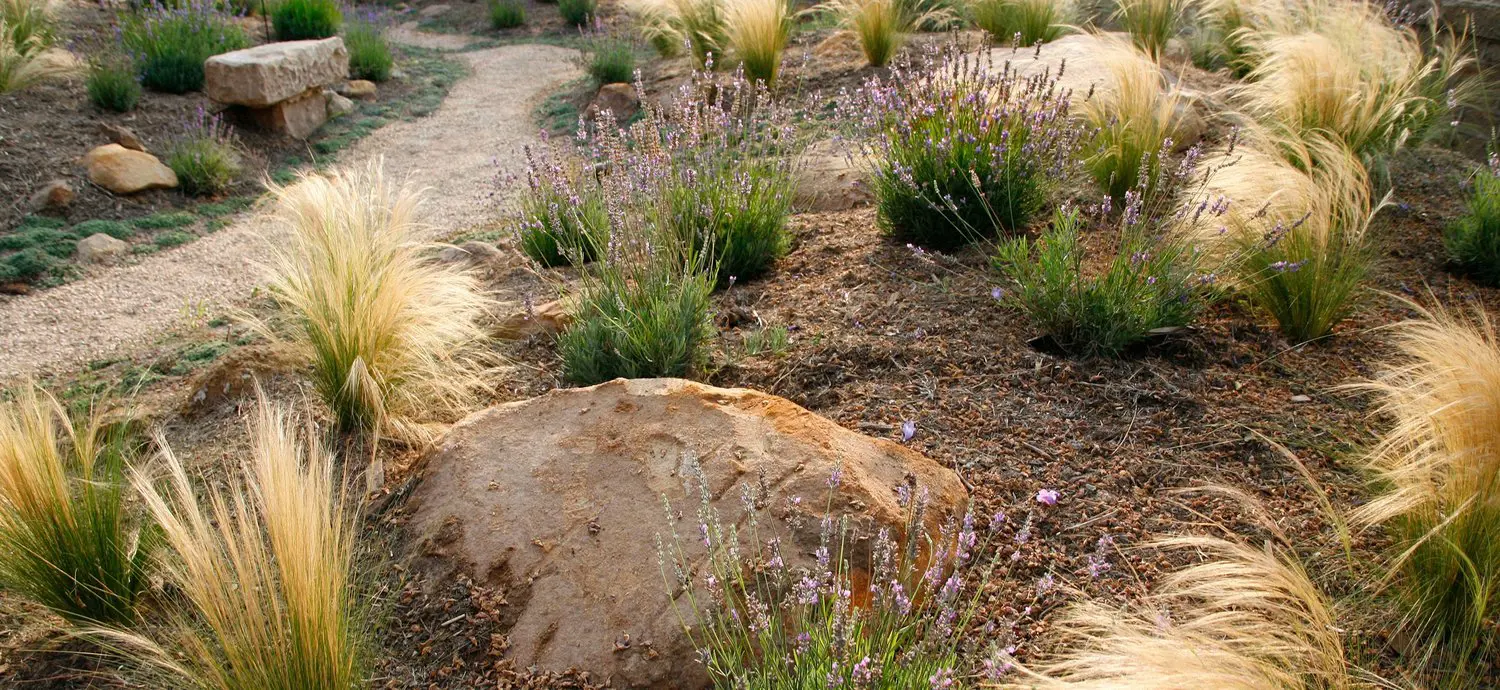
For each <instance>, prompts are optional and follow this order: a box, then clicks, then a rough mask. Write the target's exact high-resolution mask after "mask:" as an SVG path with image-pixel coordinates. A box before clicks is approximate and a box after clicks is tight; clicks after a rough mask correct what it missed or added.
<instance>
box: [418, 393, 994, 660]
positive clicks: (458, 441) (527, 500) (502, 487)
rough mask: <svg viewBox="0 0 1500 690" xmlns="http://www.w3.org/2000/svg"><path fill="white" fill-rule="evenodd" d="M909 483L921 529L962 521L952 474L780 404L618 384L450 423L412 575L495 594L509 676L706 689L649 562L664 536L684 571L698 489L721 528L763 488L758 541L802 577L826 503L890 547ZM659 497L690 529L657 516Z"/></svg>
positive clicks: (699, 551)
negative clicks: (675, 537)
mask: <svg viewBox="0 0 1500 690" xmlns="http://www.w3.org/2000/svg"><path fill="white" fill-rule="evenodd" d="M696 467H701V470H695V469H694V468H696ZM838 467H842V475H841V476H842V481H841V482H840V483H839V485H838V488H837V490H836V492H835V493H834V494H833V495H832V496H830V489H829V478H830V476H831V475H832V474H833V473H834V471H835V468H838ZM908 480H911V481H914V482H916V483H917V484H919V485H920V486H923V487H925V488H926V489H927V491H928V492H929V493H930V496H931V502H930V504H929V506H930V509H929V521H928V524H926V525H925V527H926V528H927V529H929V530H935V529H936V527H937V525H938V523H939V522H940V521H942V520H944V519H947V518H949V517H953V516H956V515H957V514H959V513H960V512H961V511H963V510H964V509H965V507H966V504H967V500H968V499H967V494H966V493H965V491H964V488H963V485H962V484H961V483H960V481H959V479H958V477H957V476H956V475H955V474H954V473H953V472H952V471H950V470H948V469H946V468H944V467H942V466H940V465H938V464H937V463H935V462H933V461H931V460H928V459H927V458H925V457H922V456H921V455H919V454H917V453H915V452H913V451H911V450H909V449H907V448H906V447H904V446H901V445H898V444H896V443H893V442H891V441H887V440H880V439H873V438H869V437H866V436H862V435H860V434H857V433H855V432H853V431H849V430H847V429H845V428H843V427H841V426H839V425H837V424H835V423H833V422H831V421H829V420H827V419H824V418H822V417H819V416H817V415H815V414H813V413H811V412H809V411H807V410H805V409H803V408H801V407H798V406H797V405H795V404H793V403H791V402H789V401H787V400H784V399H782V398H778V397H775V396H771V395H766V394H764V393H758V392H755V391H749V390H743V389H724V388H714V387H711V386H705V385H701V384H697V383H693V382H690V381H683V380H679V379H640V380H628V381H627V380H623V379H619V380H615V381H611V382H609V383H604V384H600V385H598V386H594V387H591V388H581V389H571V390H555V391H552V392H550V393H548V394H546V395H543V396H541V397H538V398H533V399H531V400H526V401H522V402H516V403H510V404H506V405H500V406H498V407H493V408H490V409H488V410H485V411H483V412H479V413H477V414H474V415H472V416H470V417H469V418H468V419H465V420H464V421H462V422H460V423H459V424H458V425H457V426H455V427H454V428H453V430H452V431H451V432H450V433H449V435H448V436H447V437H446V438H445V439H443V441H442V443H441V445H440V447H439V448H438V449H437V450H436V451H435V452H434V453H433V454H431V455H430V456H429V457H428V458H427V464H426V467H425V469H424V470H423V474H422V477H421V478H420V480H419V482H418V483H417V484H416V486H415V488H414V489H413V491H412V495H411V498H410V499H409V503H408V505H407V509H408V512H409V515H410V522H409V526H410V529H411V536H412V539H413V543H412V549H413V551H414V554H413V557H414V566H415V567H417V568H419V569H421V570H423V571H425V572H427V573H428V574H429V575H430V576H431V577H432V578H433V579H438V580H440V579H441V578H445V577H447V576H448V575H451V574H452V573H453V572H454V571H463V572H465V573H466V574H468V575H469V576H471V577H473V578H474V580H475V582H476V583H477V584H479V585H483V586H487V587H491V588H495V589H498V590H499V592H498V594H499V595H500V596H502V597H503V598H504V599H505V601H506V605H505V606H504V607H502V612H501V614H500V617H501V621H500V623H501V628H502V630H501V632H502V633H504V634H505V635H506V636H507V639H508V641H509V654H510V656H511V658H512V661H514V663H515V665H516V666H517V667H521V668H526V667H530V666H533V665H535V666H537V667H538V668H540V669H542V670H554V669H567V668H576V669H579V670H582V671H587V672H589V673H591V674H592V675H593V678H594V679H596V680H598V681H601V682H603V681H608V682H610V683H612V684H613V687H621V688H701V687H706V685H707V678H706V676H705V673H704V671H703V668H702V667H701V666H700V665H698V664H697V663H696V662H695V661H694V652H693V649H692V645H691V644H690V642H689V640H688V638H687V637H686V635H684V633H683V632H682V628H681V623H680V621H679V619H678V615H677V612H676V610H674V608H673V604H672V602H671V600H670V599H669V595H668V589H667V585H666V584H665V583H664V582H663V577H662V573H661V571H660V568H659V566H658V563H657V550H656V543H657V541H656V540H657V535H658V534H661V535H662V536H663V538H665V539H666V540H667V541H668V543H671V534H672V532H673V531H674V530H675V531H677V533H678V534H681V535H683V537H684V538H683V540H682V544H683V548H684V550H685V554H684V555H685V556H686V557H687V558H688V559H689V561H692V562H701V561H702V559H703V558H704V553H703V546H702V544H701V543H700V542H699V541H698V540H697V539H696V538H694V537H695V536H696V535H697V534H698V527H697V523H696V522H695V521H694V519H693V518H692V517H691V516H693V515H695V514H696V509H697V508H698V506H699V501H698V499H696V498H690V496H692V497H696V496H697V495H698V493H699V491H698V490H699V487H700V486H704V485H706V486H707V488H708V491H709V494H710V496H711V498H710V499H709V503H710V505H711V507H712V508H713V509H714V510H716V511H717V512H718V514H719V516H720V519H721V521H722V523H723V524H726V525H728V524H731V523H735V524H743V521H744V519H745V517H746V507H745V505H744V503H743V502H742V498H741V496H742V490H750V491H752V492H759V491H761V490H767V491H768V494H766V495H765V500H764V501H763V502H762V503H761V505H763V506H766V511H768V513H769V514H763V517H762V518H761V521H760V523H759V527H758V530H759V537H760V539H762V540H768V539H771V538H779V539H781V544H782V549H781V551H782V553H783V555H784V556H785V557H786V558H787V559H793V560H795V561H797V562H800V563H807V562H808V561H809V559H810V558H811V556H810V554H811V553H812V552H813V551H814V550H815V549H816V548H817V547H818V544H819V539H818V530H819V526H818V525H819V519H818V518H820V517H821V515H822V511H823V509H824V506H825V505H829V501H830V499H831V506H832V512H833V513H834V514H836V515H850V516H851V517H852V518H853V522H854V523H855V524H856V525H858V526H860V527H861V528H862V529H861V530H860V533H867V532H868V531H869V528H871V527H876V526H880V527H889V528H892V530H893V532H894V533H895V534H898V535H899V534H900V533H901V532H902V531H903V530H902V526H903V515H904V513H903V509H902V508H901V506H900V505H899V503H898V501H897V498H896V495H895V491H894V490H895V489H896V487H898V486H900V485H902V484H903V483H905V482H907V481H908ZM663 498H665V499H666V500H667V501H669V502H670V503H671V505H672V506H673V515H674V516H676V515H678V514H679V511H680V514H681V515H686V516H688V517H686V518H684V517H669V515H668V514H667V511H666V510H664V508H663V505H662V499H663ZM856 562H859V561H858V559H856ZM856 575H857V574H856ZM676 594H677V596H682V594H683V593H682V592H677V593H676ZM698 600H699V601H704V599H703V598H702V597H701V596H700V598H699V599H698ZM679 605H681V606H686V603H685V601H683V600H681V599H679ZM684 612H685V615H690V612H688V610H687V609H684Z"/></svg>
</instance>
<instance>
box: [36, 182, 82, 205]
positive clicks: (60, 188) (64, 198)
mask: <svg viewBox="0 0 1500 690" xmlns="http://www.w3.org/2000/svg"><path fill="white" fill-rule="evenodd" d="M76 196H78V194H77V193H76V192H74V191H73V186H72V185H70V184H68V182H67V180H52V181H51V182H48V183H47V184H44V185H42V186H41V187H39V188H37V190H36V191H35V192H32V193H31V198H30V199H27V200H26V210H28V211H33V212H35V211H60V210H62V209H65V208H67V207H68V205H70V204H72V203H73V199H74V197H76Z"/></svg>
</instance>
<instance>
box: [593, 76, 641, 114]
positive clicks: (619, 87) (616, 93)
mask: <svg viewBox="0 0 1500 690" xmlns="http://www.w3.org/2000/svg"><path fill="white" fill-rule="evenodd" d="M640 109H641V99H640V97H639V96H637V95H636V93H635V87H634V86H631V85H630V84H605V85H603V86H601V87H599V93H598V94H597V95H595V96H594V102H592V103H590V104H589V107H588V108H587V109H586V110H585V111H584V115H585V116H587V117H588V118H589V119H590V120H592V119H593V118H595V117H598V115H599V113H602V112H604V111H606V110H608V111H609V112H610V113H612V114H614V116H615V122H624V121H626V120H629V119H630V118H632V117H635V114H636V113H637V112H640Z"/></svg>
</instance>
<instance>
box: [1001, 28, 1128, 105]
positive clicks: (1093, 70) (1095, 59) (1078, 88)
mask: <svg viewBox="0 0 1500 690" xmlns="http://www.w3.org/2000/svg"><path fill="white" fill-rule="evenodd" d="M1129 45H1130V37H1129V36H1128V35H1127V34H1123V33H1099V34H1091V33H1082V34H1073V35H1071V36H1064V37H1062V38H1059V39H1057V40H1056V41H1053V42H1051V43H1044V44H1042V46H1041V48H1021V49H1019V50H1012V49H1011V48H1010V47H1009V46H1004V47H997V48H990V49H989V50H988V51H981V52H987V53H988V60H989V63H988V65H987V69H990V70H996V71H998V70H1000V69H1001V68H1002V67H1003V66H1004V65H1005V63H1007V62H1009V63H1010V66H1011V69H1012V70H1014V71H1015V72H1016V74H1018V75H1019V76H1021V77H1034V76H1037V75H1039V74H1042V73H1044V72H1045V73H1047V74H1051V75H1052V76H1053V77H1056V76H1057V73H1058V72H1059V71H1061V72H1062V78H1060V79H1058V80H1057V90H1058V91H1064V92H1072V100H1073V105H1074V106H1075V107H1077V106H1078V104H1080V103H1082V102H1083V101H1084V100H1085V99H1087V98H1088V96H1089V93H1090V92H1091V91H1092V92H1095V93H1097V92H1098V91H1100V90H1103V89H1110V88H1113V86H1112V85H1113V82H1114V77H1113V75H1112V73H1111V72H1110V59H1111V57H1112V56H1115V55H1118V54H1119V51H1120V50H1121V47H1122V46H1129ZM981 64H984V63H981ZM1065 64H1066V68H1064V65H1065Z"/></svg>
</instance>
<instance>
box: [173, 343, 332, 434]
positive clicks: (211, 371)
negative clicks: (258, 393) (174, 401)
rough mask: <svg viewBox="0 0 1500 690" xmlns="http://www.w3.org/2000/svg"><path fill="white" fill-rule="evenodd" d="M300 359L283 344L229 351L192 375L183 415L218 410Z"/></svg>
mask: <svg viewBox="0 0 1500 690" xmlns="http://www.w3.org/2000/svg"><path fill="white" fill-rule="evenodd" d="M303 361H304V360H303V358H301V357H299V356H298V355H297V352H296V351H295V350H294V349H293V348H292V347H291V346H290V345H287V344H285V343H274V342H273V343H262V344H256V345H249V346H246V347H239V348H235V349H233V350H231V351H229V352H228V353H227V354H225V355H224V356H223V357H220V358H218V359H216V360H214V362H213V363H212V364H210V365H208V366H207V367H204V368H203V369H202V370H201V371H199V372H198V374H197V375H196V376H194V377H193V383H192V387H191V388H189V390H191V391H192V393H190V394H188V399H187V400H186V401H184V402H183V404H182V415H183V416H184V417H189V418H192V417H197V416H198V415H202V414H207V413H209V412H214V411H217V410H221V409H223V408H225V407H227V406H228V405H231V404H234V403H238V402H239V401H240V400H242V399H244V398H246V397H249V396H250V395H253V394H254V392H255V386H256V383H257V382H259V381H263V380H265V379H266V378H268V377H271V376H275V375H277V374H281V373H284V372H288V371H293V370H295V369H296V368H297V367H299V366H302V363H303Z"/></svg>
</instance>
